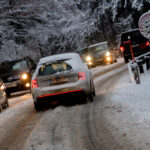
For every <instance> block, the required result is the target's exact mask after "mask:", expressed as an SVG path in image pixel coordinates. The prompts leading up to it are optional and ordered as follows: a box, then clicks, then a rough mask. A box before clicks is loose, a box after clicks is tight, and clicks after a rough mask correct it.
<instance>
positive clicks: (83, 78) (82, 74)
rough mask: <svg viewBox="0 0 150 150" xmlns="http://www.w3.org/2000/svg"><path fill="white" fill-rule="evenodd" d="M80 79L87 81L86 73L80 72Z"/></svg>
mask: <svg viewBox="0 0 150 150" xmlns="http://www.w3.org/2000/svg"><path fill="white" fill-rule="evenodd" d="M78 79H79V80H85V79H86V75H85V72H79V73H78Z"/></svg>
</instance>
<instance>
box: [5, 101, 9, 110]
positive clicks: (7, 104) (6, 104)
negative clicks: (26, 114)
mask: <svg viewBox="0 0 150 150" xmlns="http://www.w3.org/2000/svg"><path fill="white" fill-rule="evenodd" d="M8 107H9V102H8V99H7V100H6V102H5V108H8Z"/></svg>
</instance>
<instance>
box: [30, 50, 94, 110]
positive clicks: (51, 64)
mask: <svg viewBox="0 0 150 150" xmlns="http://www.w3.org/2000/svg"><path fill="white" fill-rule="evenodd" d="M31 92H32V96H33V100H34V106H35V109H36V110H37V111H39V110H41V109H42V106H43V104H44V103H46V102H47V101H48V102H49V103H52V102H53V101H55V100H58V101H59V100H61V99H62V98H63V97H69V99H70V98H74V97H75V96H76V95H78V96H80V97H79V99H80V98H81V100H84V101H86V100H92V98H93V95H95V88H94V83H93V79H92V75H91V72H90V70H89V69H88V67H87V65H86V64H84V63H83V61H82V60H81V58H80V56H79V55H78V54H77V53H65V54H58V55H53V56H48V57H45V58H42V59H40V61H39V63H38V65H37V68H36V70H35V72H34V74H33V76H32V87H31ZM70 100H71V99H70Z"/></svg>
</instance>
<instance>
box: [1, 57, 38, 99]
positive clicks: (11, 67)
mask: <svg viewBox="0 0 150 150" xmlns="http://www.w3.org/2000/svg"><path fill="white" fill-rule="evenodd" d="M35 68H36V65H35V63H34V61H33V60H32V59H31V58H30V57H25V58H22V59H17V60H13V61H4V62H2V63H1V65H0V78H1V79H2V80H3V81H4V83H5V86H6V93H7V96H8V97H9V96H10V94H11V93H12V92H17V91H22V90H29V89H30V87H31V86H30V84H31V76H32V74H33V72H34V70H35Z"/></svg>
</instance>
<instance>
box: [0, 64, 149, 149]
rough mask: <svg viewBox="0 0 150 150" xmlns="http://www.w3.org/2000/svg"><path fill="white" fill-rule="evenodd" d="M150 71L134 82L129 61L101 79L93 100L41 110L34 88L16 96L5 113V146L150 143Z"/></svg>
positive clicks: (0, 135) (1, 131)
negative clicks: (33, 95)
mask: <svg viewBox="0 0 150 150" xmlns="http://www.w3.org/2000/svg"><path fill="white" fill-rule="evenodd" d="M149 80H150V76H148V75H146V76H142V84H141V85H138V86H137V85H135V84H134V83H130V82H129V75H128V71H127V69H126V66H125V65H124V66H122V67H121V68H119V69H117V70H115V71H111V72H109V73H107V75H106V74H105V77H104V76H100V77H97V78H96V79H95V87H96V94H97V96H96V97H95V99H94V102H93V103H88V104H84V105H76V106H69V107H66V106H58V107H56V108H55V109H53V110H52V109H49V110H45V111H43V112H39V113H36V112H35V110H34V107H33V102H32V98H31V95H30V94H28V93H27V94H25V95H21V96H18V97H17V96H13V97H12V98H11V99H9V102H10V108H9V109H7V110H5V111H3V112H2V113H1V114H0V149H1V150H10V149H11V150H20V149H21V150H53V149H54V150H63V149H64V150H76V149H78V150H100V149H105V150H107V149H108V150H110V149H112V150H116V149H118V150H120V149H131V150H133V149H137V150H139V149H144V150H148V149H149V148H150V141H149V132H148V131H149V129H150V126H149V124H150V119H149V116H150V109H149V107H150V101H149V99H150V96H149V91H148V90H147V89H149V86H150V85H149V84H148V83H149Z"/></svg>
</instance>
